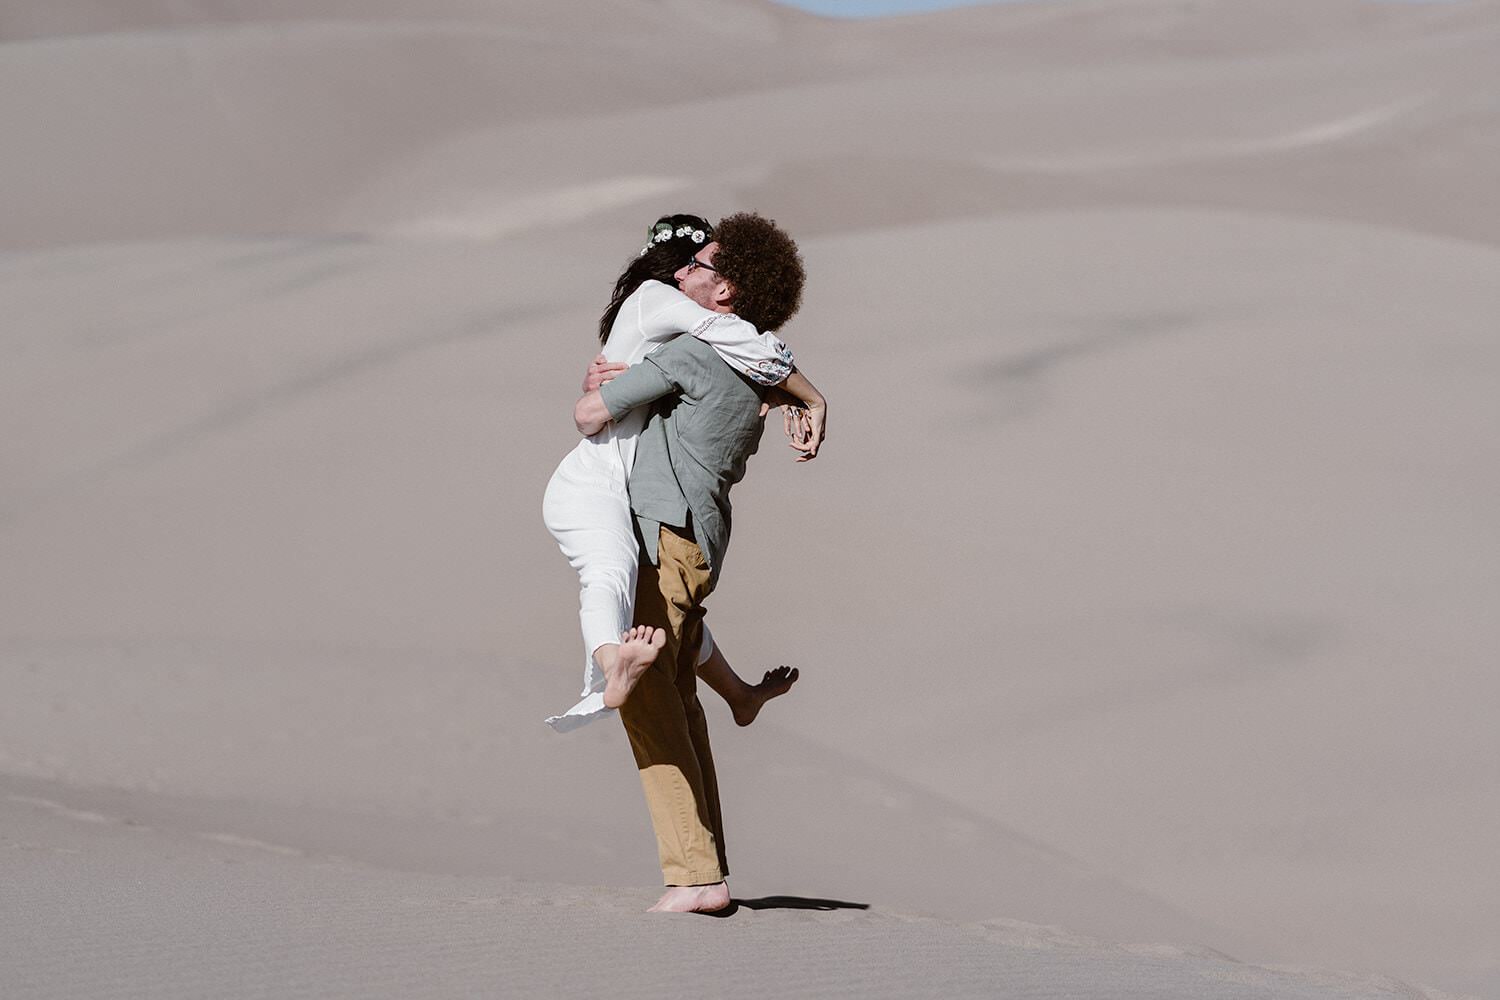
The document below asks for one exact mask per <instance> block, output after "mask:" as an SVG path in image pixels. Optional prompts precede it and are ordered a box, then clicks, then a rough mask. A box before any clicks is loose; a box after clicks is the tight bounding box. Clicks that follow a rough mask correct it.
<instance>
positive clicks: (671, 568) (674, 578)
mask: <svg viewBox="0 0 1500 1000" xmlns="http://www.w3.org/2000/svg"><path fill="white" fill-rule="evenodd" d="M660 546H661V550H660V555H661V565H660V566H659V567H658V566H652V565H651V562H650V560H648V559H646V558H645V557H644V555H643V556H642V558H641V569H640V577H639V579H638V581H637V583H636V590H635V623H636V624H637V625H654V626H656V627H657V628H660V629H665V630H666V632H667V645H666V648H665V649H663V650H662V652H661V654H660V655H659V656H657V658H656V662H655V663H653V664H651V666H650V667H648V668H647V669H646V672H645V673H644V674H643V675H642V676H641V679H640V681H639V682H638V683H637V684H636V686H635V689H634V690H633V691H631V692H630V697H629V698H628V699H627V700H626V702H625V704H624V705H622V706H620V719H621V720H622V721H623V722H624V723H625V732H626V733H627V734H628V735H629V737H630V749H631V750H632V751H633V752H634V753H635V765H636V767H638V768H639V769H640V772H641V786H642V787H643V788H644V789H645V792H646V808H647V809H649V810H650V812H651V825H652V827H653V828H655V830H656V847H657V851H658V853H659V854H660V855H661V873H662V880H663V881H664V882H665V883H666V884H667V885H712V884H713V883H715V882H720V881H723V879H724V877H725V876H726V875H728V874H729V864H728V862H727V861H725V859H724V823H723V818H722V817H721V816H720V813H719V782H718V778H717V777H716V776H715V774H714V758H713V752H712V751H711V750H710V749H709V745H708V720H707V719H705V718H704V715H703V706H702V705H701V704H700V703H699V701H698V684H697V676H696V675H695V674H694V672H693V664H694V661H695V660H696V658H697V653H698V643H699V641H700V640H701V638H702V634H703V601H704V599H705V598H707V597H708V594H709V591H710V589H711V585H710V583H709V573H708V561H707V560H706V559H704V558H703V552H702V550H701V549H699V547H698V544H697V543H696V542H694V541H693V540H692V539H690V538H684V537H683V536H682V535H679V534H677V532H676V531H674V530H672V529H671V528H668V527H663V528H662V529H661V538H660Z"/></svg>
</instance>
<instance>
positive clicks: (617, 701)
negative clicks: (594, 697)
mask: <svg viewBox="0 0 1500 1000" xmlns="http://www.w3.org/2000/svg"><path fill="white" fill-rule="evenodd" d="M666 644H667V633H666V632H665V631H663V630H662V629H659V628H652V627H651V626H650V625H637V626H636V627H635V628H633V629H630V630H629V631H627V632H626V633H625V634H624V635H622V636H620V645H619V646H618V647H616V649H615V654H614V656H612V657H605V656H599V655H597V654H595V659H596V660H597V661H598V663H599V668H600V669H601V670H603V671H604V707H605V708H619V707H620V706H621V705H623V704H625V699H626V698H629V697H630V692H631V691H633V690H635V682H636V681H638V680H640V679H641V674H643V673H645V672H646V668H647V667H649V666H651V664H653V663H655V662H656V654H657V653H660V652H661V651H662V647H663V646H665V645H666ZM607 648H608V647H606V646H600V647H599V651H600V652H604V651H605V650H606V649H607Z"/></svg>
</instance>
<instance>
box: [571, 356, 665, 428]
mask: <svg viewBox="0 0 1500 1000" xmlns="http://www.w3.org/2000/svg"><path fill="white" fill-rule="evenodd" d="M670 348H671V345H668V346H667V347H666V348H663V350H664V351H667V350H670ZM653 358H654V355H652V356H648V357H647V358H646V360H645V361H642V362H641V363H640V364H638V365H632V366H631V367H630V369H629V370H628V371H626V372H624V373H622V374H621V375H620V376H619V377H618V378H616V379H613V380H611V381H609V382H606V383H605V384H604V385H602V386H600V387H599V388H597V389H594V390H591V391H589V392H586V393H584V394H583V397H582V398H581V399H579V400H578V402H577V403H575V404H573V424H574V425H575V426H576V427H577V428H578V433H580V434H582V435H584V436H585V437H593V436H594V435H595V434H598V433H599V432H600V431H602V430H603V429H604V425H605V424H607V423H609V422H610V421H611V420H616V419H618V418H620V417H623V416H624V415H625V414H627V413H629V412H630V411H631V410H633V409H635V408H636V407H637V406H645V405H646V404H647V403H650V402H653V401H655V400H658V399H660V398H661V397H663V396H665V395H667V394H668V393H672V392H677V391H678V388H679V387H678V386H677V385H676V383H674V382H673V381H672V380H671V379H670V378H668V377H667V373H666V372H665V371H663V370H662V368H661V366H660V365H658V364H656V363H655V362H654V360H653Z"/></svg>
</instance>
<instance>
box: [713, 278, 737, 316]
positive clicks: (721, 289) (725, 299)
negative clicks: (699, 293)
mask: <svg viewBox="0 0 1500 1000" xmlns="http://www.w3.org/2000/svg"><path fill="white" fill-rule="evenodd" d="M714 304H715V305H720V306H723V307H724V308H726V309H732V308H733V307H734V286H733V285H731V284H730V283H729V282H727V281H721V282H719V286H718V287H717V288H715V289H714Z"/></svg>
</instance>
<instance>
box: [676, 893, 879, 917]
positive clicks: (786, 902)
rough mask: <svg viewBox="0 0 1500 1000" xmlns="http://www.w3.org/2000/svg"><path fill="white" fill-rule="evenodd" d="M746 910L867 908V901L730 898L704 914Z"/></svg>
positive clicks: (781, 897) (732, 913) (728, 913)
mask: <svg viewBox="0 0 1500 1000" xmlns="http://www.w3.org/2000/svg"><path fill="white" fill-rule="evenodd" d="M742 906H743V907H744V908H745V909H747V910H868V909H869V908H870V904H869V903H850V902H847V901H845V900H842V899H812V898H811V897H808V896H761V897H760V898H759V899H731V900H730V901H729V905H728V906H726V907H724V909H722V910H716V911H714V912H713V913H708V914H705V916H709V917H732V916H734V915H735V914H736V913H738V912H739V910H740V907H742Z"/></svg>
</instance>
